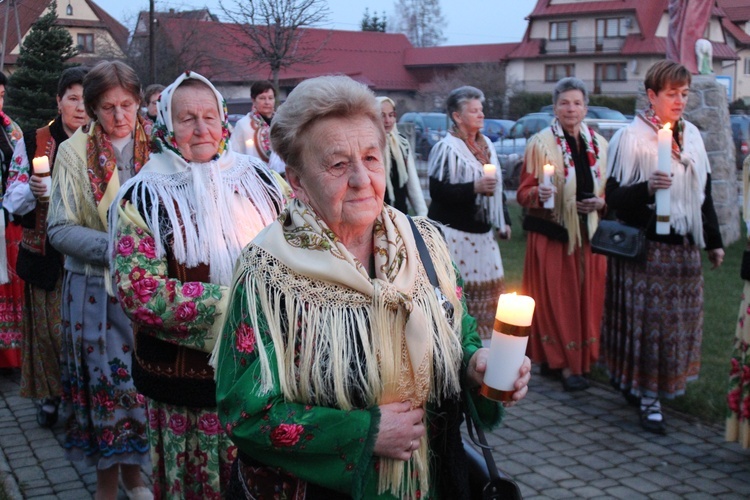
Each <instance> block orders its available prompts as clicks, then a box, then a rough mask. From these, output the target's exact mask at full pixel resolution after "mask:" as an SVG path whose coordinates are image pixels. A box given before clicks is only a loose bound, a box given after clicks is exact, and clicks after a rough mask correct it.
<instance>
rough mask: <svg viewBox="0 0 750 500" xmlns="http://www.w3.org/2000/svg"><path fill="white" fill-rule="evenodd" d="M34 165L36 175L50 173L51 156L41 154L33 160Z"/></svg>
mask: <svg viewBox="0 0 750 500" xmlns="http://www.w3.org/2000/svg"><path fill="white" fill-rule="evenodd" d="M31 163H32V164H33V165H34V173H35V174H36V175H42V174H48V173H49V158H47V157H46V156H40V157H39V158H34V159H33V160H31Z"/></svg>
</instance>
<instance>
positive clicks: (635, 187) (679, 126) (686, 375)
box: [601, 61, 724, 434]
mask: <svg viewBox="0 0 750 500" xmlns="http://www.w3.org/2000/svg"><path fill="white" fill-rule="evenodd" d="M690 80H691V76H690V72H689V71H688V70H687V69H686V68H685V67H684V66H682V65H680V64H678V63H675V62H672V61H660V62H658V63H656V64H655V65H654V66H652V67H651V68H650V69H649V70H648V72H647V73H646V79H645V82H644V83H645V87H646V95H647V97H648V100H649V107H648V108H647V109H645V110H643V111H640V112H638V115H637V116H636V118H635V119H634V120H633V122H632V123H631V124H630V125H629V126H627V127H626V128H624V129H621V130H620V131H618V132H617V133H616V134H615V136H614V137H613V138H612V142H611V144H610V148H609V157H608V162H607V177H608V179H607V186H606V195H607V204H608V205H609V208H610V209H612V210H614V211H615V214H616V216H617V217H618V218H619V219H621V220H622V221H624V222H625V223H627V224H630V225H633V226H639V227H642V228H644V229H645V230H646V238H647V256H646V259H645V260H644V261H643V262H636V261H626V260H621V259H614V258H610V259H609V262H608V268H607V280H606V298H605V312H604V316H603V320H602V333H601V338H602V350H603V351H604V358H605V360H606V363H607V367H608V369H609V372H610V376H611V377H612V383H613V384H614V385H615V387H617V388H618V389H619V390H621V391H623V393H624V394H625V395H626V396H627V397H630V398H632V399H635V398H639V397H640V422H641V426H642V427H643V428H644V429H645V430H646V431H649V432H654V433H658V434H664V433H665V432H666V424H665V419H664V416H663V415H662V412H661V405H660V401H659V399H660V398H669V399H671V398H674V397H675V396H679V395H681V394H683V393H684V392H685V389H686V383H687V382H688V381H691V380H695V379H697V378H698V372H699V370H700V353H701V337H702V333H703V277H702V274H701V256H700V249H701V248H704V249H706V250H707V252H708V258H709V260H710V261H711V263H712V264H713V268H716V267H718V266H720V265H721V263H722V260H723V258H724V250H723V248H722V240H721V234H720V232H719V223H718V220H717V217H716V211H715V210H714V206H713V200H712V198H711V165H710V163H709V161H708V156H707V154H706V149H705V147H704V146H703V139H702V138H701V134H700V131H699V130H698V129H697V128H696V127H695V126H694V125H693V124H692V123H690V122H688V121H686V120H685V119H684V118H683V116H682V115H683V112H684V111H685V105H686V104H687V101H688V94H689V92H690ZM666 125H669V126H670V128H671V130H672V131H673V134H671V138H669V137H668V135H667V134H657V133H658V132H659V131H660V129H662V128H663V127H665V126H666ZM657 136H664V139H660V138H658V137H657ZM665 139H666V141H665V142H664V144H662V141H664V140H665ZM661 148H664V149H665V150H666V151H665V153H666V154H664V155H662V154H659V152H658V151H659V149H661ZM660 157H661V158H664V160H663V161H665V163H666V165H662V166H661V167H660V166H658V165H657V162H658V158H660ZM659 190H667V191H668V193H669V197H668V200H669V205H670V210H669V213H668V215H667V216H666V218H664V217H663V216H659V215H658V213H659V212H660V207H659V206H658V205H659V200H658V199H657V197H656V195H657V193H658V192H659ZM655 202H656V204H657V207H656V210H655V207H654V203H655ZM655 212H656V214H655ZM662 221H663V222H667V223H668V231H665V232H666V233H667V234H659V231H658V230H657V229H658V228H657V222H662Z"/></svg>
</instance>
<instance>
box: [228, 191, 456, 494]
mask: <svg viewBox="0 0 750 500" xmlns="http://www.w3.org/2000/svg"><path fill="white" fill-rule="evenodd" d="M416 221H417V224H418V226H419V228H420V232H421V233H422V234H423V236H424V239H425V240H426V242H427V245H428V247H429V249H430V253H431V255H432V259H433V261H434V264H435V268H436V270H437V273H438V278H439V282H440V284H441V288H442V290H443V292H444V293H445V295H446V296H447V298H448V300H449V301H450V302H451V303H452V304H453V306H454V308H455V316H454V317H455V320H452V321H449V320H448V319H447V318H446V316H445V313H444V309H443V307H442V306H441V304H440V302H439V300H438V298H437V296H436V294H435V291H434V289H433V288H432V286H431V285H430V283H429V279H428V278H427V276H426V274H425V272H424V268H423V267H422V265H421V261H420V258H419V254H418V251H417V249H416V246H415V243H414V237H413V233H412V230H411V227H410V224H409V222H408V219H407V218H406V216H405V215H403V214H402V213H400V212H398V211H396V210H393V209H391V208H389V207H387V206H386V207H384V209H383V211H382V212H381V215H380V216H379V217H378V219H377V221H376V223H375V229H374V233H373V239H374V251H373V254H374V261H375V275H376V278H370V277H369V276H368V273H367V271H366V270H365V268H364V267H363V266H362V264H360V263H359V262H358V261H357V259H356V258H355V257H354V256H353V255H352V254H351V253H350V252H349V251H348V250H347V249H346V247H345V246H344V245H343V244H342V243H341V242H340V241H339V240H338V238H336V236H335V235H334V234H333V233H332V232H331V230H330V229H329V228H328V227H327V226H326V224H325V223H324V222H323V221H322V220H321V219H319V218H318V217H317V216H316V215H315V213H314V212H313V211H312V210H311V209H310V208H309V207H308V206H306V205H305V204H304V203H302V202H301V201H299V200H294V201H292V202H291V204H290V205H289V206H288V207H287V210H286V211H285V212H284V213H283V214H282V215H281V217H280V218H279V221H278V222H276V223H274V224H272V225H270V226H269V227H267V228H266V229H265V230H264V231H263V232H262V233H261V234H259V235H258V237H257V238H255V240H253V243H252V244H251V245H250V246H249V247H248V248H247V249H246V250H245V251H244V252H243V254H242V257H241V259H240V261H239V264H238V267H237V270H236V274H235V280H236V281H235V286H237V285H243V286H244V287H245V288H246V293H247V297H248V303H247V304H246V307H247V316H248V318H249V321H250V323H251V325H252V326H253V330H254V331H255V335H256V342H257V345H259V346H260V345H263V346H264V348H262V349H259V350H258V352H259V356H260V365H261V373H260V374H259V380H260V388H259V392H260V393H261V394H262V393H265V392H268V391H270V390H271V389H272V387H274V386H275V384H278V386H279V387H280V390H281V392H282V393H283V395H284V397H285V398H286V399H287V400H288V401H294V402H297V403H304V404H314V405H319V406H331V407H336V408H340V409H344V410H347V409H352V408H355V404H356V401H357V400H359V401H364V402H365V404H366V405H367V406H368V407H372V406H378V405H382V404H386V403H391V402H396V401H410V402H411V403H412V406H413V407H415V408H416V407H423V406H424V405H425V403H426V402H428V401H429V402H438V401H441V400H444V399H445V398H450V397H457V396H458V394H459V392H460V380H459V368H460V364H461V358H462V347H461V340H460V323H461V321H460V317H461V313H462V309H461V303H460V301H459V299H458V297H457V295H456V279H455V275H454V273H453V267H452V263H451V259H450V255H449V253H448V250H447V248H446V247H445V244H444V243H443V242H442V241H441V238H440V235H439V234H438V233H437V231H436V229H435V228H434V227H432V226H431V225H430V224H429V223H428V222H427V221H426V220H424V219H419V218H417V219H416ZM261 317H265V318H266V320H267V322H268V325H269V331H268V332H265V333H266V334H267V335H268V337H270V338H271V342H272V345H264V341H265V337H263V336H261V332H260V330H259V324H260V322H259V318H261ZM217 345H218V344H217ZM269 355H272V356H275V357H276V361H277V363H278V366H279V367H280V368H279V370H278V373H271V369H270V364H269V360H268V356H269ZM217 357H218V359H221V360H225V359H229V358H225V357H224V356H222V355H221V354H219V355H218V356H217ZM429 454H430V452H429V450H428V440H427V437H426V436H425V437H423V438H422V440H421V441H420V446H419V449H418V450H416V451H415V452H414V454H413V456H412V458H411V460H409V461H408V462H403V461H399V460H392V459H385V458H381V459H380V473H379V491H380V492H385V491H390V492H391V493H393V494H394V495H396V496H397V497H399V498H407V497H410V498H413V497H414V494H415V492H416V490H417V489H420V490H422V491H427V490H428V489H429V482H430V481H429V460H430V456H429Z"/></svg>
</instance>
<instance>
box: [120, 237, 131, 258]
mask: <svg viewBox="0 0 750 500" xmlns="http://www.w3.org/2000/svg"><path fill="white" fill-rule="evenodd" d="M134 248H135V241H134V240H133V237H132V236H123V237H122V238H120V241H118V242H117V253H118V254H119V255H124V256H128V255H131V254H132V253H133V249H134Z"/></svg>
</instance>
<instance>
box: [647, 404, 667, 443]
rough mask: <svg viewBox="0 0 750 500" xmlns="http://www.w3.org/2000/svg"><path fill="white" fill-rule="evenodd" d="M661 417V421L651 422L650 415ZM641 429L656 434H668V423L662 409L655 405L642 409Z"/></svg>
mask: <svg viewBox="0 0 750 500" xmlns="http://www.w3.org/2000/svg"><path fill="white" fill-rule="evenodd" d="M657 414H658V415H661V420H651V419H650V418H648V417H649V416H650V415H657ZM640 419H641V427H643V430H645V431H648V432H652V433H654V434H660V435H662V436H663V435H665V434H666V433H667V423H666V421H665V420H664V415H663V414H662V412H661V409H660V408H657V407H655V406H653V405H651V406H647V407H645V408H641V409H640Z"/></svg>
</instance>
